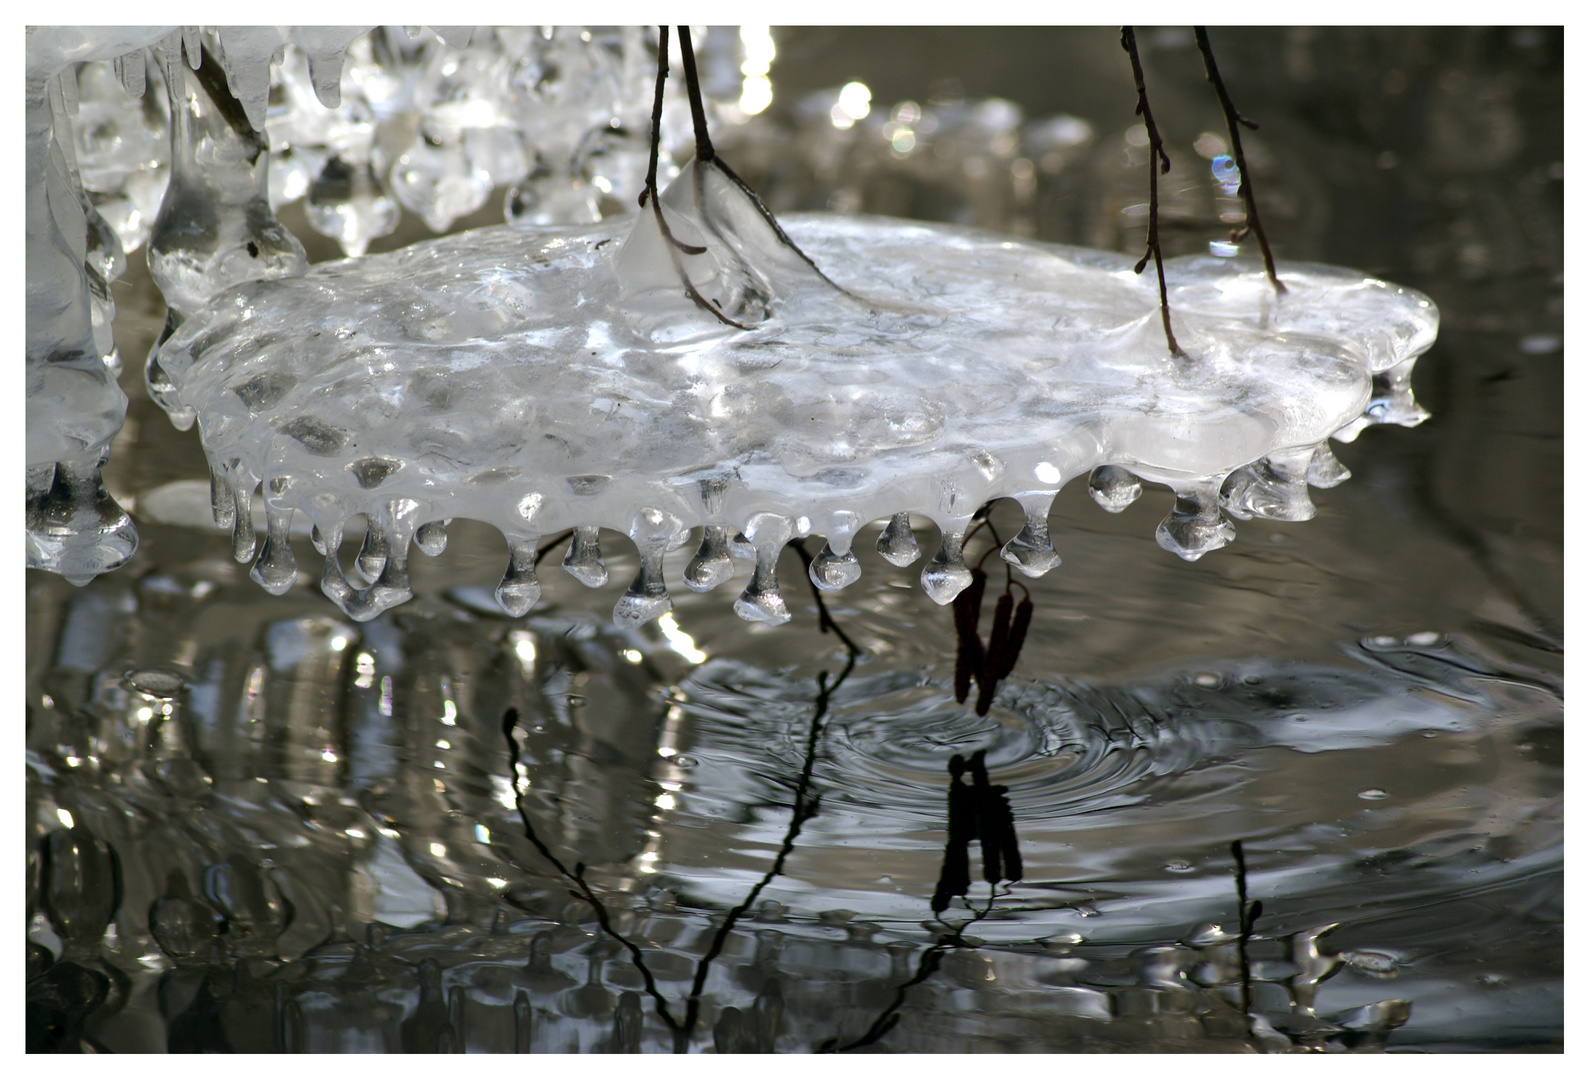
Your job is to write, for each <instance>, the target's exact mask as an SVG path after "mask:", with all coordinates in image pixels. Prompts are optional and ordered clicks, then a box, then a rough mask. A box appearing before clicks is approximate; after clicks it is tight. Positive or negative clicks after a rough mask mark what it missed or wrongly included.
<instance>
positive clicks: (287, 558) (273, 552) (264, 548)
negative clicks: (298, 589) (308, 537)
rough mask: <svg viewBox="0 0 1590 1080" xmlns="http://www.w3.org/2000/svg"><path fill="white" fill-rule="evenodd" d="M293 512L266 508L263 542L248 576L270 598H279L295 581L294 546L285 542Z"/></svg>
mask: <svg viewBox="0 0 1590 1080" xmlns="http://www.w3.org/2000/svg"><path fill="white" fill-rule="evenodd" d="M292 521H293V511H292V510H290V509H289V510H277V509H276V508H274V507H272V506H270V505H269V504H267V505H266V507H265V542H264V543H263V544H261V545H260V549H259V557H258V558H256V559H255V560H254V566H253V568H252V569H250V570H249V572H248V576H249V577H251V578H253V579H254V581H255V582H256V583H257V584H259V585H260V586H262V587H263V588H264V589H265V591H266V592H268V593H270V594H271V595H273V596H280V595H282V594H283V593H285V592H286V591H287V590H288V589H291V588H292V587H293V582H294V581H296V580H298V564H297V563H296V562H295V561H294V560H293V547H292V543H291V542H290V540H289V539H288V529H289V526H291V525H292Z"/></svg>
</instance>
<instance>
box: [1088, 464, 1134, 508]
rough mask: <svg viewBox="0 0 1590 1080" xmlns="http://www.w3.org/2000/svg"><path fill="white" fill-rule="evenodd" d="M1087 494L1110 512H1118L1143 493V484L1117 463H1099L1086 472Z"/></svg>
mask: <svg viewBox="0 0 1590 1080" xmlns="http://www.w3.org/2000/svg"><path fill="white" fill-rule="evenodd" d="M1088 494H1089V495H1092V496H1093V501H1094V502H1096V503H1098V504H1099V505H1100V506H1102V507H1104V509H1106V510H1108V511H1109V512H1110V513H1112V514H1119V513H1120V512H1121V511H1122V510H1125V509H1126V508H1127V507H1128V506H1131V505H1132V504H1133V503H1135V502H1136V501H1137V499H1138V496H1140V495H1142V494H1143V485H1142V484H1141V483H1139V482H1138V479H1137V477H1135V476H1133V475H1132V474H1131V473H1129V472H1127V471H1126V470H1125V469H1123V468H1121V467H1120V466H1119V465H1100V466H1099V467H1098V468H1096V469H1094V470H1093V471H1092V472H1091V473H1089V474H1088Z"/></svg>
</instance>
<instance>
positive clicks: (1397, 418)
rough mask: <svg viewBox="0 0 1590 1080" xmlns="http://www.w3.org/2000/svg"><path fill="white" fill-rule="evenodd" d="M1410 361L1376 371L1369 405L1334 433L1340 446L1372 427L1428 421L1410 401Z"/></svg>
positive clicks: (1411, 373)
mask: <svg viewBox="0 0 1590 1080" xmlns="http://www.w3.org/2000/svg"><path fill="white" fill-rule="evenodd" d="M1415 359H1417V357H1413V358H1410V359H1407V360H1404V361H1402V362H1401V363H1400V364H1396V365H1394V366H1392V367H1390V368H1388V369H1386V370H1385V371H1377V372H1375V374H1374V378H1373V380H1372V384H1371V385H1372V389H1371V391H1370V396H1369V404H1368V405H1365V406H1364V411H1363V415H1361V416H1359V417H1357V418H1356V419H1354V420H1353V421H1352V422H1351V423H1349V424H1348V425H1346V426H1345V427H1343V428H1341V429H1340V430H1339V431H1337V432H1336V434H1335V436H1334V437H1335V438H1336V439H1338V440H1340V441H1341V442H1352V441H1353V440H1354V439H1356V438H1358V435H1359V433H1360V432H1362V431H1363V430H1364V429H1365V428H1366V427H1370V426H1371V425H1374V424H1400V425H1402V426H1403V427H1418V426H1419V425H1420V424H1422V423H1424V422H1425V421H1426V420H1428V419H1430V414H1429V413H1428V412H1427V411H1425V409H1424V406H1422V405H1420V404H1419V403H1418V402H1417V401H1415V400H1414V399H1413V382H1412V376H1413V362H1414V360H1415Z"/></svg>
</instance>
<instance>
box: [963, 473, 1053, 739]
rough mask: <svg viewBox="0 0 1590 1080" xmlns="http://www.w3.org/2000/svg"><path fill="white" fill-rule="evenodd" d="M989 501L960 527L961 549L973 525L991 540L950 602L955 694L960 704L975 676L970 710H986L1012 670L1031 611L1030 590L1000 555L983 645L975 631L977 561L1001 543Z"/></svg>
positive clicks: (981, 582) (984, 579) (980, 589)
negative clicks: (1001, 577)
mask: <svg viewBox="0 0 1590 1080" xmlns="http://www.w3.org/2000/svg"><path fill="white" fill-rule="evenodd" d="M992 506H993V504H992V503H988V504H985V505H983V506H982V507H980V508H979V509H978V511H977V513H976V514H974V515H972V521H973V522H974V524H973V525H972V527H971V529H970V530H969V531H968V532H967V533H966V538H965V540H963V541H962V545H963V550H964V545H965V542H966V540H970V539H971V538H972V537H973V536H975V535H976V534H977V532H978V530H980V529H987V530H988V535H989V536H990V537H992V538H993V541H994V543H993V546H991V547H990V548H989V549H988V550H987V551H985V552H983V556H982V558H980V559H978V560H977V565H976V566H974V567H973V568H972V583H971V584H970V585H968V586H967V587H966V588H965V589H963V590H961V592H960V593H959V594H958V595H957V596H956V597H955V599H954V600H953V601H951V602H950V606H951V609H952V611H953V613H954V617H955V700H956V702H957V703H960V704H965V703H966V697H967V695H968V694H969V693H971V688H972V682H973V680H976V682H977V701H976V705H975V706H974V711H975V712H976V713H977V715H978V716H987V715H988V710H989V709H991V708H992V707H993V705H994V693H995V691H996V690H998V688H999V683H1000V681H1001V680H1003V679H1004V678H1005V677H1006V676H1008V675H1009V674H1010V673H1011V672H1012V671H1014V670H1016V661H1017V660H1018V659H1019V658H1020V657H1021V647H1022V645H1023V644H1025V643H1026V640H1027V628H1028V627H1029V626H1031V625H1032V613H1033V604H1032V593H1031V592H1030V591H1029V590H1028V589H1027V586H1025V585H1023V584H1021V582H1019V581H1016V580H1015V579H1014V578H1013V577H1012V576H1011V573H1010V563H1009V562H1008V561H1005V560H1003V559H1002V560H1001V562H1004V564H1005V591H1004V592H1003V593H1001V594H1000V597H999V600H998V601H997V602H996V603H995V605H994V621H993V623H992V625H991V626H990V627H989V631H988V645H987V647H986V648H985V647H984V645H983V640H982V638H981V637H979V636H978V634H977V623H978V621H979V620H980V619H981V618H982V610H983V594H984V591H985V590H986V588H987V585H988V575H987V574H986V573H984V572H983V563H984V562H986V561H987V560H988V557H989V556H990V555H992V554H993V553H994V552H995V551H998V550H999V549H1000V548H1001V547H1002V546H1003V545H1002V544H1001V542H1000V539H999V533H998V532H997V531H995V529H994V524H993V522H992V521H990V520H989V519H988V516H987V515H988V512H989V511H990V510H991V509H992ZM1012 588H1017V589H1020V590H1021V593H1022V600H1021V603H1020V604H1017V603H1016V602H1015V599H1016V597H1015V594H1014V593H1013V592H1011V589H1012Z"/></svg>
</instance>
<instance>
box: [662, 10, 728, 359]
mask: <svg viewBox="0 0 1590 1080" xmlns="http://www.w3.org/2000/svg"><path fill="white" fill-rule="evenodd" d="M686 47H687V48H688V46H686ZM693 63H694V61H693V59H692V66H693ZM667 82H668V28H667V27H666V26H659V27H658V28H657V90H656V92H655V93H654V94H653V95H652V103H651V157H650V159H649V161H648V163H647V166H646V187H645V189H644V190H643V191H642V192H641V193H640V205H641V206H642V207H644V206H645V205H646V204H647V203H648V202H650V203H651V209H652V213H653V214H654V215H655V216H656V219H657V230H658V231H659V232H661V233H662V235H663V240H664V241H666V242H667V246H668V256H669V258H670V259H671V260H672V261H673V265H674V273H676V274H678V275H679V282H680V284H682V285H683V286H684V287H685V295H686V296H688V297H690V299H691V300H693V301H694V302H695V305H696V306H697V307H699V308H701V309H702V310H703V311H709V312H711V313H712V315H713V317H714V318H716V319H717V320H718V321H719V322H721V323H724V324H725V325H727V326H732V327H734V328H735V329H737V330H749V329H751V328H750V327H749V326H747V325H746V324H745V323H742V322H736V321H735V320H733V319H731V318H729V317H728V316H727V315H725V314H724V313H723V312H721V311H719V310H718V309H717V307H716V306H714V305H713V304H710V303H708V302H707V298H706V297H704V296H702V295H701V292H700V291H699V290H698V289H697V288H696V287H695V284H694V283H693V282H691V280H690V275H689V274H687V273H685V267H684V263H682V262H680V260H679V253H680V252H684V253H685V254H686V255H705V254H706V253H707V249H706V248H704V247H697V246H696V245H694V244H687V243H685V242H684V241H682V240H680V239H678V238H677V237H675V236H674V234H673V230H672V229H670V228H669V227H668V219H667V218H665V217H663V211H662V200H661V199H660V198H659V197H658V194H657V157H658V153H659V151H660V148H661V146H662V111H663V87H664V85H666V83H667ZM703 125H704V121H703Z"/></svg>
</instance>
